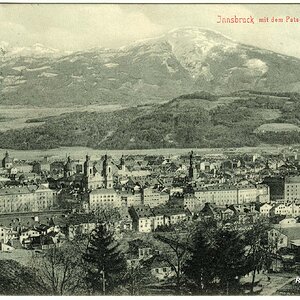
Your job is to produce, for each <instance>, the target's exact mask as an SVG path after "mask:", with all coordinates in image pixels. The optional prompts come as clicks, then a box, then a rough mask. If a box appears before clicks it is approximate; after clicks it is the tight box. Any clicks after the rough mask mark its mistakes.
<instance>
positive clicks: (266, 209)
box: [259, 203, 273, 216]
mask: <svg viewBox="0 0 300 300" xmlns="http://www.w3.org/2000/svg"><path fill="white" fill-rule="evenodd" d="M272 207H273V206H272V205H271V204H268V203H264V204H263V205H262V206H261V207H260V208H259V212H260V214H261V215H263V216H270V210H271V209H272Z"/></svg>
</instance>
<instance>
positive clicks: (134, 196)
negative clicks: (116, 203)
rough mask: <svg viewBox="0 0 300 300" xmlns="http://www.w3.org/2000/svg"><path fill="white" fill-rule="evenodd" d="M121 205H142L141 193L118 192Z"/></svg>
mask: <svg viewBox="0 0 300 300" xmlns="http://www.w3.org/2000/svg"><path fill="white" fill-rule="evenodd" d="M120 195H121V201H122V206H125V207H130V206H139V205H142V193H140V192H139V191H132V192H120Z"/></svg>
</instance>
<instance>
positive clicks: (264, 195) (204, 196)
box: [194, 184, 270, 206]
mask: <svg viewBox="0 0 300 300" xmlns="http://www.w3.org/2000/svg"><path fill="white" fill-rule="evenodd" d="M194 195H195V197H196V198H198V199H199V205H201V204H202V205H203V204H204V203H214V204H216V205H217V206H226V205H231V204H244V203H251V202H259V201H260V199H263V200H264V201H266V200H267V201H266V202H269V200H270V198H269V197H270V195H269V188H268V187H267V186H265V185H259V186H258V187H256V186H254V185H252V184H248V185H225V184H224V185H211V186H203V187H200V188H197V189H195V190H194Z"/></svg>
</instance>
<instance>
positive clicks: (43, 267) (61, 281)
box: [34, 243, 85, 295]
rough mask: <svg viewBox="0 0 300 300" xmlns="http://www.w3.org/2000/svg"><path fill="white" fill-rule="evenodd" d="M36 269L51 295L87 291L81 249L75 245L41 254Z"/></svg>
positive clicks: (65, 245) (36, 262)
mask: <svg viewBox="0 0 300 300" xmlns="http://www.w3.org/2000/svg"><path fill="white" fill-rule="evenodd" d="M34 268H35V271H36V274H37V276H38V278H39V280H40V281H41V282H42V283H43V285H44V286H45V287H46V288H47V290H48V291H49V293H50V294H51V295H74V294H81V293H82V292H83V291H84V290H85V285H84V280H83V279H84V272H83V271H84V269H83V265H82V260H81V249H79V246H78V245H76V244H75V243H68V244H64V245H63V246H62V247H53V248H51V249H49V250H47V252H45V253H44V254H39V256H38V257H37V258H35V260H34Z"/></svg>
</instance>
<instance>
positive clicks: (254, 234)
mask: <svg viewBox="0 0 300 300" xmlns="http://www.w3.org/2000/svg"><path fill="white" fill-rule="evenodd" d="M185 226H186V225H184V226H183V225H182V226H180V225H179V226H178V227H177V228H174V230H173V231H172V232H155V233H154V234H153V235H151V236H149V237H147V240H148V241H149V242H150V243H151V244H152V248H153V251H152V254H153V255H152V256H150V257H149V258H146V259H142V260H140V261H139V263H137V264H134V265H132V264H131V265H129V264H128V262H127V260H126V250H125V249H124V246H123V247H122V245H121V244H120V242H118V241H117V240H116V239H115V235H114V233H113V231H112V230H111V227H110V226H109V225H108V224H107V223H101V224H99V225H98V226H97V227H96V228H95V230H93V231H92V233H91V234H90V235H89V236H87V237H86V238H85V239H82V237H81V238H77V239H75V240H73V241H69V242H65V243H64V244H63V245H62V246H61V247H54V248H51V249H49V250H47V251H46V252H45V253H41V254H37V255H36V256H35V257H34V258H33V260H34V261H33V263H32V264H31V265H32V266H31V267H25V266H21V265H20V264H18V263H17V262H15V261H7V260H3V261H0V265H1V266H2V267H3V266H4V267H5V266H6V269H7V268H8V267H7V266H10V271H9V272H2V273H1V274H0V282H1V284H0V294H4V295H18V294H24V295H147V294H151V289H153V288H154V287H155V288H158V289H159V290H162V291H163V290H164V289H166V288H167V289H168V291H169V292H170V290H171V291H172V292H170V293H173V294H175V295H180V294H182V295H241V294H245V292H246V291H248V292H249V293H250V294H251V293H254V288H255V285H256V283H257V282H256V275H257V273H258V272H261V271H262V270H268V269H269V267H270V264H271V261H272V257H273V256H274V247H273V245H270V243H269V241H268V230H269V225H268V224H267V223H265V222H262V221H257V222H256V223H255V224H253V225H252V226H251V227H250V228H248V229H247V230H242V231H241V230H237V229H234V228H232V227H226V226H225V227H224V226H219V225H217V224H216V223H215V222H212V221H205V222H199V223H197V225H195V226H193V228H192V229H191V228H189V229H188V228H186V227H185ZM187 229H188V230H187ZM154 259H158V260H159V261H160V262H162V263H163V264H164V266H167V267H169V268H170V270H171V272H172V274H173V275H172V276H170V277H169V278H166V280H165V282H164V283H163V284H162V283H159V282H158V281H157V280H156V279H155V278H154V276H153V274H152V271H151V270H152V263H153V261H154ZM2 269H3V268H2ZM3 270H5V269H3ZM7 273H9V276H7ZM14 273H15V274H16V275H15V276H12V275H11V274H14ZM247 274H250V276H252V280H251V282H250V283H249V282H248V286H247V285H245V284H244V283H243V282H242V281H241V279H242V278H243V277H244V276H245V275H247ZM19 286H24V289H22V290H20V289H18V287H19ZM25 287H26V288H25Z"/></svg>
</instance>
